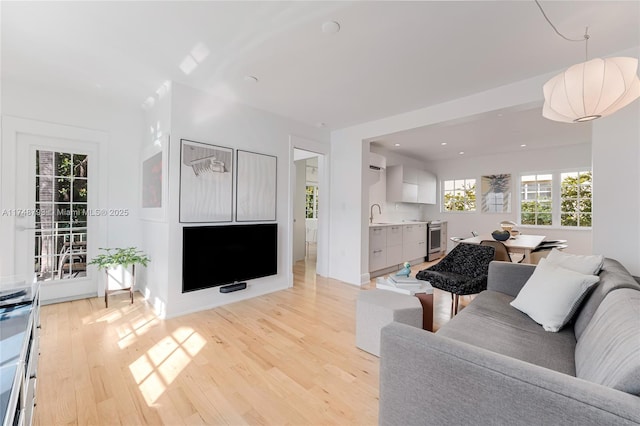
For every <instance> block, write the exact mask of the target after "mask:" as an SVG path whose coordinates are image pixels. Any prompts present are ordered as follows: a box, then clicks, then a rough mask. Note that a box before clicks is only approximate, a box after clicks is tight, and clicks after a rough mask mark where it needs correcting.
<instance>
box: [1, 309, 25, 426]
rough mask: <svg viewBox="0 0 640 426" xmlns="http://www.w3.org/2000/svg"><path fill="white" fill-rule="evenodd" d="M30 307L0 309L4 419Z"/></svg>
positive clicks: (2, 415)
mask: <svg viewBox="0 0 640 426" xmlns="http://www.w3.org/2000/svg"><path fill="white" fill-rule="evenodd" d="M31 308H32V305H31V304H28V305H22V306H14V307H9V308H2V309H0V340H1V343H2V351H1V352H2V353H1V354H0V416H1V417H2V419H4V417H5V415H6V414H7V409H8V406H9V397H10V395H11V389H12V387H13V384H14V377H15V375H16V371H17V369H18V366H19V363H20V352H21V350H22V346H23V344H24V340H25V338H26V335H27V332H28V329H27V325H28V324H29V315H30V314H31Z"/></svg>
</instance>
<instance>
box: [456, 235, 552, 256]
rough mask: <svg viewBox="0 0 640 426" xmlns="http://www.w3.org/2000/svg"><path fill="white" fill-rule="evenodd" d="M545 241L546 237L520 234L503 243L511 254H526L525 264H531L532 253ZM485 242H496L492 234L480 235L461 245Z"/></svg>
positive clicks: (465, 240)
mask: <svg viewBox="0 0 640 426" xmlns="http://www.w3.org/2000/svg"><path fill="white" fill-rule="evenodd" d="M544 239H545V236H544V235H523V234H518V235H516V236H515V237H511V238H509V239H508V240H506V241H502V243H504V245H505V246H506V247H507V250H509V252H511V253H522V254H524V260H523V262H524V263H531V252H532V251H533V250H534V249H535V248H536V247H538V246H539V245H540V243H541V242H542V241H543V240H544ZM483 240H491V241H495V239H494V238H493V237H492V236H491V234H484V235H478V236H477V237H471V238H465V239H464V240H460V242H461V243H467V244H480V242H481V241H483Z"/></svg>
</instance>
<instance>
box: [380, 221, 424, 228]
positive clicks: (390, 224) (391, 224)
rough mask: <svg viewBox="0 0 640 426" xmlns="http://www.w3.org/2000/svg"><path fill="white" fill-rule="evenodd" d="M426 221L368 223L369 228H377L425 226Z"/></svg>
mask: <svg viewBox="0 0 640 426" xmlns="http://www.w3.org/2000/svg"><path fill="white" fill-rule="evenodd" d="M427 223H429V222H427V221H420V220H408V221H406V222H380V223H376V222H374V223H370V224H369V228H372V227H378V226H398V225H426V224H427Z"/></svg>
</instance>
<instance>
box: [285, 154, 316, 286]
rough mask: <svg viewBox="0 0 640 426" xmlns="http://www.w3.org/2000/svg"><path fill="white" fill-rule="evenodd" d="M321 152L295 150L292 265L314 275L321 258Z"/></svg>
mask: <svg viewBox="0 0 640 426" xmlns="http://www.w3.org/2000/svg"><path fill="white" fill-rule="evenodd" d="M319 157H322V154H318V153H315V152H311V151H305V150H302V149H298V148H295V149H294V166H295V167H294V169H295V188H294V197H293V259H292V260H293V265H294V268H299V269H300V268H303V269H304V270H305V274H306V273H310V274H313V275H315V273H316V268H317V261H318V222H319V221H320V220H322V219H321V218H322V202H321V197H322V189H321V185H320V180H319V179H318V176H319V173H318V170H319Z"/></svg>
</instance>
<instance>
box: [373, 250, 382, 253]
mask: <svg viewBox="0 0 640 426" xmlns="http://www.w3.org/2000/svg"><path fill="white" fill-rule="evenodd" d="M373 252H374V253H382V250H374V251H373Z"/></svg>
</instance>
